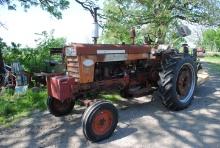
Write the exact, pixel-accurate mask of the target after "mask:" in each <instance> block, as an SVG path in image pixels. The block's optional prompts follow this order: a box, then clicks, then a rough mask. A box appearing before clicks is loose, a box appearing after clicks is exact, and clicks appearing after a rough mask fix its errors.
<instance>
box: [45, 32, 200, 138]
mask: <svg viewBox="0 0 220 148" xmlns="http://www.w3.org/2000/svg"><path fill="white" fill-rule="evenodd" d="M184 33H185V32H184ZM183 49H184V52H183V53H180V52H179V51H178V50H176V49H173V48H170V47H169V46H165V45H155V44H154V45H150V44H145V45H124V44H123V45H106V44H105V45H103V44H94V45H93V44H71V45H69V46H66V47H64V48H63V54H64V57H65V62H66V68H67V72H66V75H58V76H50V77H47V88H48V96H49V97H48V101H47V105H48V109H49V111H50V113H51V114H53V115H55V116H62V115H66V114H69V113H70V112H71V111H72V109H73V107H74V104H75V102H76V100H80V101H81V102H84V104H85V105H86V106H88V108H87V110H86V111H85V112H84V115H83V117H82V126H83V133H84V135H85V137H86V138H87V139H89V140H90V141H94V142H96V141H100V140H103V139H106V138H108V137H109V136H110V135H111V134H112V133H113V132H114V130H115V128H116V126H117V123H118V112H117V109H116V107H114V105H113V104H112V103H110V102H108V101H97V102H95V101H92V100H91V101H88V98H86V97H85V96H86V94H87V93H99V92H100V91H103V90H105V91H108V90H109V89H115V90H120V92H121V95H122V96H123V97H131V96H135V94H137V93H139V94H141V93H143V92H144V93H143V94H144V95H146V94H152V93H153V92H154V91H157V92H158V93H157V94H158V96H159V97H160V98H161V100H162V102H163V104H164V106H165V107H167V108H168V109H170V110H175V111H176V110H182V109H184V108H186V107H188V106H189V105H190V103H191V102H192V99H193V95H194V91H195V89H196V83H197V70H198V68H197V67H198V65H199V64H198V62H197V55H196V51H195V50H194V51H193V52H192V53H190V52H189V48H188V46H187V44H184V45H183Z"/></svg>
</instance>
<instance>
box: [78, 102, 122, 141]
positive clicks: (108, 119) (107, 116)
mask: <svg viewBox="0 0 220 148" xmlns="http://www.w3.org/2000/svg"><path fill="white" fill-rule="evenodd" d="M117 123H118V111H117V109H116V107H115V106H114V105H113V104H112V103H110V102H108V101H98V102H96V103H94V104H93V105H91V106H90V107H89V108H88V109H87V110H86V111H85V113H84V115H83V119H82V126H83V133H84V136H85V137H86V138H87V139H88V140H90V141H92V142H98V141H101V140H104V139H107V138H108V137H110V136H111V135H112V133H113V132H114V130H115V128H116V126H117Z"/></svg>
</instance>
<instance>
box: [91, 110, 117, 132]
mask: <svg viewBox="0 0 220 148" xmlns="http://www.w3.org/2000/svg"><path fill="white" fill-rule="evenodd" d="M112 124H113V114H112V112H111V111H109V110H101V111H99V112H98V113H97V114H96V115H95V117H94V119H93V121H92V130H93V132H94V133H95V134H96V135H99V136H101V135H104V134H106V133H107V132H108V131H109V130H110V129H111V127H112Z"/></svg>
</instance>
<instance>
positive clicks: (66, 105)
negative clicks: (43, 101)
mask: <svg viewBox="0 0 220 148" xmlns="http://www.w3.org/2000/svg"><path fill="white" fill-rule="evenodd" d="M74 105H75V102H74V101H72V99H68V100H65V101H63V102H61V101H60V100H58V99H56V98H53V97H50V96H49V97H48V99H47V107H48V110H49V111H50V113H51V114H53V115H54V116H57V117H59V116H64V115H67V114H69V113H70V112H71V111H72V110H73V107H74Z"/></svg>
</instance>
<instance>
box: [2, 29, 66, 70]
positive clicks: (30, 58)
mask: <svg viewBox="0 0 220 148" xmlns="http://www.w3.org/2000/svg"><path fill="white" fill-rule="evenodd" d="M37 35H38V36H39V39H37V41H36V42H37V43H38V44H37V47H36V48H21V47H20V44H15V43H12V45H11V46H6V47H4V48H3V50H2V51H3V57H4V60H5V62H6V63H7V64H9V65H10V64H11V63H12V62H14V61H20V62H21V64H22V65H23V66H24V68H25V70H26V71H28V72H41V71H45V70H46V66H47V64H46V61H47V60H49V57H50V48H55V47H63V46H64V45H65V42H66V40H65V39H64V38H54V37H53V31H51V32H50V33H47V32H46V31H43V32H42V33H40V34H37Z"/></svg>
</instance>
